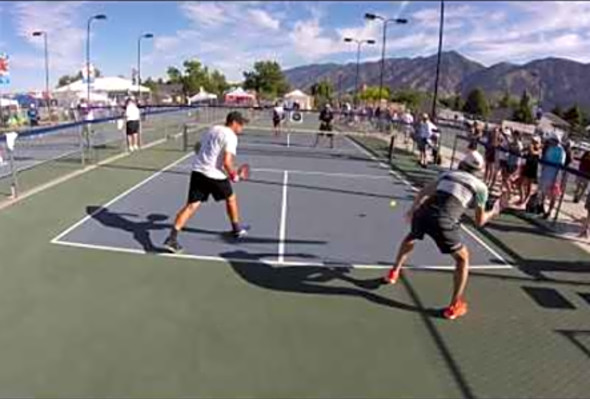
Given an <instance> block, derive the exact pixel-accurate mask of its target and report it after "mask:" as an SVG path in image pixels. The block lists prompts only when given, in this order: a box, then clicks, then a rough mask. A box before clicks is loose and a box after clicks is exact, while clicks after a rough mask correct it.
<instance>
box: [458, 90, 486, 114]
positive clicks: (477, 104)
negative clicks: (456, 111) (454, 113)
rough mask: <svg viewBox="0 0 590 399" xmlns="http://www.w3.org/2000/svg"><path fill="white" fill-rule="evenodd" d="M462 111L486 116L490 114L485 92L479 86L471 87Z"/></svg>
mask: <svg viewBox="0 0 590 399" xmlns="http://www.w3.org/2000/svg"><path fill="white" fill-rule="evenodd" d="M463 111H464V112H466V113H468V114H470V115H475V116H479V117H482V118H484V119H485V118H487V117H488V115H489V114H490V106H489V105H488V101H487V99H486V96H485V92H484V91H483V90H482V89H481V88H479V87H478V88H475V89H473V90H472V91H471V92H470V93H469V95H468V96H467V101H465V106H463Z"/></svg>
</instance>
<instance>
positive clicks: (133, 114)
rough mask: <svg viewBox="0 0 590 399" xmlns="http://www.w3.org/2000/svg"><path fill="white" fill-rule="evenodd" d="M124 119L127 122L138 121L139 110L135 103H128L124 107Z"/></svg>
mask: <svg viewBox="0 0 590 399" xmlns="http://www.w3.org/2000/svg"><path fill="white" fill-rule="evenodd" d="M125 119H126V120H127V121H138V120H139V108H138V107H137V105H135V103H132V102H130V103H129V104H127V107H125Z"/></svg>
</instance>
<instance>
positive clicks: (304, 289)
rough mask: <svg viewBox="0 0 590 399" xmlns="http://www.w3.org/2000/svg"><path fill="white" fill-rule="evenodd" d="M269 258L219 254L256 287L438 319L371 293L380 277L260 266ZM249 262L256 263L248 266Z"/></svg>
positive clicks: (324, 268)
mask: <svg viewBox="0 0 590 399" xmlns="http://www.w3.org/2000/svg"><path fill="white" fill-rule="evenodd" d="M270 255H271V254H252V253H247V252H245V251H242V250H238V251H233V252H226V253H223V254H221V256H222V257H223V258H225V259H227V261H228V262H229V264H230V265H231V267H232V269H233V270H234V271H235V272H236V273H237V274H238V275H239V276H240V277H241V278H243V279H244V280H245V281H247V282H248V283H250V284H252V285H255V286H257V287H261V288H265V289H269V290H273V291H282V292H293V293H299V294H311V295H338V296H350V297H357V298H362V299H365V300H368V301H370V302H373V303H375V304H378V305H382V306H386V307H390V308H395V309H400V310H405V311H410V312H416V313H421V314H423V315H424V316H429V317H435V318H440V317H441V313H440V309H426V308H424V307H423V306H422V305H421V304H420V303H418V304H417V305H412V304H408V303H404V302H400V301H397V300H395V299H392V298H387V297H384V296H381V295H379V294H377V293H375V292H372V291H375V290H377V289H379V288H380V287H382V286H383V285H386V284H385V282H384V281H383V278H382V277H378V278H371V279H359V278H355V277H353V276H352V275H350V268H346V267H342V266H340V267H329V266H272V265H270V264H267V263H262V262H260V261H261V260H262V259H264V258H266V257H268V256H270ZM298 256H300V255H298ZM242 259H243V260H242ZM249 260H250V261H256V263H248V261H249ZM402 279H404V280H403V284H404V285H405V286H407V285H408V284H409V282H408V281H406V280H405V277H403V276H402ZM335 282H342V283H346V284H348V285H349V286H343V285H339V286H335V285H333V283H335ZM399 285H402V284H399ZM397 288H398V289H401V287H397Z"/></svg>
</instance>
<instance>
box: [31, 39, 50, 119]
mask: <svg viewBox="0 0 590 399" xmlns="http://www.w3.org/2000/svg"><path fill="white" fill-rule="evenodd" d="M33 36H35V37H38V36H43V44H44V49H45V106H46V107H47V113H50V105H49V52H48V50H47V32H45V31H36V32H33ZM49 116H51V115H49Z"/></svg>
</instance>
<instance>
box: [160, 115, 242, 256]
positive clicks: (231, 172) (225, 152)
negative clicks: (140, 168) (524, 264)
mask: <svg viewBox="0 0 590 399" xmlns="http://www.w3.org/2000/svg"><path fill="white" fill-rule="evenodd" d="M248 122H249V121H248V119H246V118H244V117H243V116H242V114H240V113H239V112H237V111H233V112H230V113H229V114H227V118H226V122H225V126H223V125H216V126H213V127H211V128H210V129H209V131H208V132H207V133H205V135H204V136H203V137H202V139H201V143H200V148H199V150H198V152H197V153H196V155H195V157H194V161H193V172H192V174H191V180H190V185H189V192H188V201H187V204H186V205H185V206H184V207H183V208H182V209H181V210H180V211H179V212H178V214H177V215H176V220H175V222H174V227H173V228H172V230H171V231H170V235H169V236H168V238H167V239H166V241H165V242H164V247H165V248H166V249H168V250H169V251H170V252H174V253H177V252H180V251H181V250H182V247H181V246H180V245H179V244H178V240H177V236H178V233H179V232H180V231H181V230H182V229H183V228H184V226H185V225H186V224H187V222H188V221H189V219H190V218H191V217H192V216H193V215H194V214H195V212H196V211H197V209H199V206H200V205H201V203H203V202H207V200H208V199H209V196H210V195H212V196H213V199H214V200H215V201H222V200H223V201H225V202H226V210H227V216H228V218H229V220H230V222H231V225H232V234H233V236H234V237H235V238H241V237H244V236H245V235H246V234H247V232H248V227H247V226H244V225H242V224H241V223H240V215H239V211H238V201H237V198H236V195H235V194H234V192H233V189H232V185H231V183H232V182H237V181H239V179H240V176H239V174H238V171H237V169H236V167H235V165H234V159H235V156H236V152H237V147H238V135H240V134H241V133H242V130H243V127H244V124H246V123H248Z"/></svg>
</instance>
